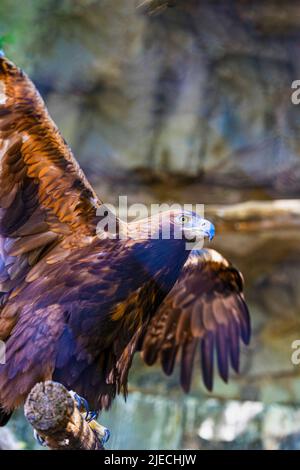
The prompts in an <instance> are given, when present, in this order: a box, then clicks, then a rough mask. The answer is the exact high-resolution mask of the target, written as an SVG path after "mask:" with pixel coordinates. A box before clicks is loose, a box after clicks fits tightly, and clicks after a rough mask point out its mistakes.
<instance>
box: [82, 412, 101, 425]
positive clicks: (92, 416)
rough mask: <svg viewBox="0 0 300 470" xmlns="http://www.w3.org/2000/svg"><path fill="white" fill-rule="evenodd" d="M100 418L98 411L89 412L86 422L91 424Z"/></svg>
mask: <svg viewBox="0 0 300 470" xmlns="http://www.w3.org/2000/svg"><path fill="white" fill-rule="evenodd" d="M98 416H99V412H98V411H89V412H87V413H86V416H85V420H86V421H87V422H88V423H90V422H91V421H94V419H97V418H98Z"/></svg>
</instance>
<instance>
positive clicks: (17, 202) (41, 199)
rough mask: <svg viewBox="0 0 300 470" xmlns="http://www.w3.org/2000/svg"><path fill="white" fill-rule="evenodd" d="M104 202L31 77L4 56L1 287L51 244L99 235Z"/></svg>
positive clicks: (0, 89) (0, 81) (0, 78)
mask: <svg viewBox="0 0 300 470" xmlns="http://www.w3.org/2000/svg"><path fill="white" fill-rule="evenodd" d="M99 204H100V202H99V201H98V199H97V196H96V194H95V193H94V191H93V189H92V188H91V186H90V185H89V183H88V181H87V180H86V178H85V176H84V175H83V173H82V171H81V170H80V168H79V166H78V164H77V162H76V160H75V159H74V157H73V155H72V153H71V150H70V149H69V147H68V146H67V144H66V143H65V141H64V139H63V138H62V136H61V134H60V133H59V131H58V129H57V127H56V125H55V124H54V122H53V121H52V119H51V117H50V116H49V114H48V112H47V110H46V107H45V104H44V102H43V100H42V98H41V97H40V95H39V93H38V92H37V90H36V88H35V86H34V85H33V83H32V82H31V81H30V79H29V78H28V77H27V76H26V75H25V74H24V73H23V72H22V70H20V69H19V68H18V67H16V66H15V65H14V64H13V63H12V62H10V61H8V60H7V59H6V58H5V57H3V56H1V57H0V291H1V292H2V293H3V292H7V291H9V290H11V288H12V286H15V285H17V284H18V279H20V278H22V277H24V273H25V274H26V272H27V271H28V267H29V266H32V265H33V264H35V262H36V260H37V259H38V258H39V257H40V255H41V253H42V252H43V251H45V248H47V247H49V245H51V244H54V243H56V242H57V241H59V240H60V239H62V238H63V237H66V236H68V235H70V234H73V233H74V232H81V233H82V234H83V235H85V234H87V235H89V234H95V215H96V209H97V207H98V205H99Z"/></svg>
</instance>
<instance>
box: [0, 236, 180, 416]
mask: <svg viewBox="0 0 300 470" xmlns="http://www.w3.org/2000/svg"><path fill="white" fill-rule="evenodd" d="M187 256H188V252H187V251H186V250H185V246H184V241H183V240H172V241H171V243H170V241H169V240H147V241H143V242H134V241H130V242H128V241H117V242H116V241H114V240H109V239H106V240H99V239H97V238H96V239H95V240H94V241H93V242H92V243H91V244H90V245H88V246H86V247H84V248H83V249H81V250H76V251H72V252H71V254H70V255H69V256H68V257H66V258H64V259H63V260H60V261H57V262H55V263H53V264H51V265H47V264H43V266H42V267H41V270H40V272H39V276H38V277H36V276H35V278H34V280H32V282H26V281H25V282H24V283H23V285H21V287H20V288H19V289H18V292H17V293H15V292H14V291H13V292H12V294H11V297H12V299H13V300H12V301H8V303H7V306H6V307H4V309H3V311H2V314H1V317H2V318H1V320H0V332H1V331H3V332H4V331H6V335H7V334H8V328H7V326H6V328H5V322H6V325H7V324H8V322H9V321H10V319H11V318H12V317H13V318H14V321H13V323H12V325H11V326H10V330H11V332H10V336H9V337H8V339H7V343H6V345H7V357H6V365H4V366H0V389H1V393H0V396H1V404H2V406H3V407H5V408H7V409H13V408H15V407H16V406H18V405H19V404H20V403H22V402H23V401H24V399H25V398H26V396H27V395H28V393H29V392H30V390H31V388H32V387H33V386H34V384H35V383H37V382H38V381H45V380H48V379H54V380H57V381H59V382H61V383H63V384H64V385H65V386H66V387H68V388H69V389H72V390H76V392H77V393H79V394H81V395H82V396H84V397H86V399H87V400H88V402H89V403H90V404H91V406H93V407H94V409H99V408H102V407H108V406H109V404H110V402H111V398H113V397H114V396H115V395H116V392H117V391H120V390H123V391H124V392H125V393H126V381H127V375H126V374H127V371H128V368H129V366H130V364H131V361H132V355H133V354H134V352H135V345H136V343H137V341H138V339H139V337H140V335H141V334H142V332H143V329H144V328H145V325H147V323H148V321H149V319H150V318H151V316H152V315H153V313H154V312H155V310H156V309H157V307H158V306H159V305H160V303H161V302H162V300H163V299H164V297H165V296H166V295H167V293H168V292H169V291H170V289H171V288H172V287H173V285H174V283H175V282H176V280H177V277H178V275H179V272H180V270H181V268H182V266H183V264H184V263H185V261H186V259H187ZM45 270H46V272H45ZM29 277H30V273H29ZM16 319H17V324H14V323H15V320H16ZM1 322H2V323H1ZM2 324H3V327H2ZM2 338H3V339H6V338H5V337H4V336H2ZM126 348H127V349H126ZM125 349H126V354H124V350H125ZM112 364H114V368H113V369H111V365H112Z"/></svg>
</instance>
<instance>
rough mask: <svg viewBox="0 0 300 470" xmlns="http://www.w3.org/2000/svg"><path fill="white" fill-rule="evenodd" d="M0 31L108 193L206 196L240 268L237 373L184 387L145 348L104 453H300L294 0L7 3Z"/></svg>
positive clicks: (3, 442) (24, 442) (108, 197)
mask: <svg viewBox="0 0 300 470" xmlns="http://www.w3.org/2000/svg"><path fill="white" fill-rule="evenodd" d="M142 3H143V5H141V4H142ZM0 40H1V42H2V44H3V47H4V48H5V52H6V54H7V55H8V56H9V57H11V58H12V59H13V60H14V61H16V62H17V63H18V64H19V65H20V66H22V67H23V68H24V69H25V70H26V71H27V72H28V73H29V74H30V76H31V77H32V78H33V80H34V81H35V83H36V85H37V87H38V88H39V90H40V92H41V93H42V95H43V97H44V98H45V100H46V102H47V105H48V107H49V110H50V112H51V114H52V116H53V118H54V120H55V121H56V123H57V124H58V126H59V127H60V129H61V131H62V133H63V135H64V137H65V138H66V140H67V141H68V142H69V144H70V145H71V146H72V148H73V150H74V153H75V155H76V156H77V158H78V160H79V161H80V163H81V165H82V167H83V168H84V170H85V172H86V174H87V176H88V177H89V179H90V180H91V182H92V183H93V185H94V186H95V188H96V189H97V191H98V193H99V195H100V196H101V198H102V199H103V200H104V201H106V202H116V201H117V197H118V195H124V194H126V195H128V199H129V202H144V203H147V204H150V203H152V202H180V203H203V204H205V211H206V215H207V216H208V217H210V218H211V219H212V220H213V221H214V222H215V223H216V227H217V235H218V236H217V237H216V239H215V241H214V243H213V245H212V246H213V247H215V248H217V249H220V250H222V253H223V254H225V255H226V256H228V257H229V259H231V260H232V261H234V262H235V263H236V264H237V265H238V266H239V268H240V269H241V270H242V272H243V274H244V277H245V281H246V297H247V300H248V302H249V305H250V310H251V314H252V318H253V332H254V334H253V340H252V343H251V346H250V348H247V349H246V350H244V354H243V366H242V371H241V374H240V376H239V377H232V379H231V381H230V383H229V384H228V385H224V384H222V383H221V382H220V381H218V380H217V381H216V384H215V389H214V393H213V394H207V393H206V391H205V390H204V389H203V387H202V385H201V381H200V374H199V372H196V373H195V380H194V387H193V391H192V393H191V395H190V396H188V397H185V396H183V395H182V393H181V392H180V390H179V388H178V385H177V384H178V382H177V378H176V376H174V377H172V378H171V379H168V380H166V378H165V377H163V375H162V373H161V372H160V371H159V369H156V368H151V369H149V368H145V367H144V366H143V365H142V364H141V362H140V361H139V359H138V358H137V359H136V361H135V367H134V370H135V372H134V373H132V375H131V387H130V388H131V390H132V393H131V394H130V396H129V399H128V402H127V404H126V405H124V403H123V402H122V400H118V401H117V402H116V404H115V405H114V407H113V409H112V411H111V412H109V413H105V414H104V415H103V417H102V422H103V423H104V424H106V425H108V426H109V427H110V429H111V431H112V439H111V441H110V448H113V449H117V448H165V449H173V448H201V449H208V448H225V449H228V448H242V449H245V448H258V449H261V448H266V449H279V448H280V449H291V448H293V449H296V448H297V449H300V366H295V365H293V364H292V361H291V355H292V352H293V350H292V347H291V344H292V342H293V341H294V340H296V339H300V290H299V286H300V243H299V241H300V231H299V226H300V200H299V198H300V182H299V178H300V140H299V135H300V134H299V130H300V129H299V127H300V105H298V106H297V105H295V104H293V103H292V101H291V95H292V92H293V90H292V88H291V85H292V82H293V81H294V80H297V79H300V48H299V44H300V42H299V40H300V1H296V0H294V1H292V0H290V1H287V2H284V3H283V2H279V1H275V0H269V1H267V0H265V1H251V0H249V1H248V0H240V1H238V0H232V1H230V2H222V1H208V0H207V1H204V0H203V1H201V0H169V1H167V0H146V1H145V2H142V0H137V1H135V0H126V1H124V0H114V1H113V2H112V1H109V0H43V1H41V0H24V1H23V2H19V1H17V0H2V1H1V3H0ZM10 431H11V432H12V436H10V437H8V435H7V431H0V447H18V446H19V447H25V448H31V447H32V446H34V443H33V440H32V437H31V429H30V428H29V425H27V423H25V421H24V418H23V415H22V411H21V410H20V412H19V413H18V414H17V415H16V417H15V418H14V420H13V421H12V423H11V425H10ZM4 433H6V434H4Z"/></svg>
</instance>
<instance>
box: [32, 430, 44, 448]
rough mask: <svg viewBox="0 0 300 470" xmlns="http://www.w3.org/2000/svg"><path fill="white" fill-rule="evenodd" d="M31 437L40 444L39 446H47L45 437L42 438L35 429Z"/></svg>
mask: <svg viewBox="0 0 300 470" xmlns="http://www.w3.org/2000/svg"><path fill="white" fill-rule="evenodd" d="M33 437H34V439H35V440H36V441H37V442H38V443H39V444H40V446H42V447H47V444H46V441H45V439H43V438H42V436H40V435H39V433H38V432H37V431H36V430H35V429H34V430H33Z"/></svg>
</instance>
